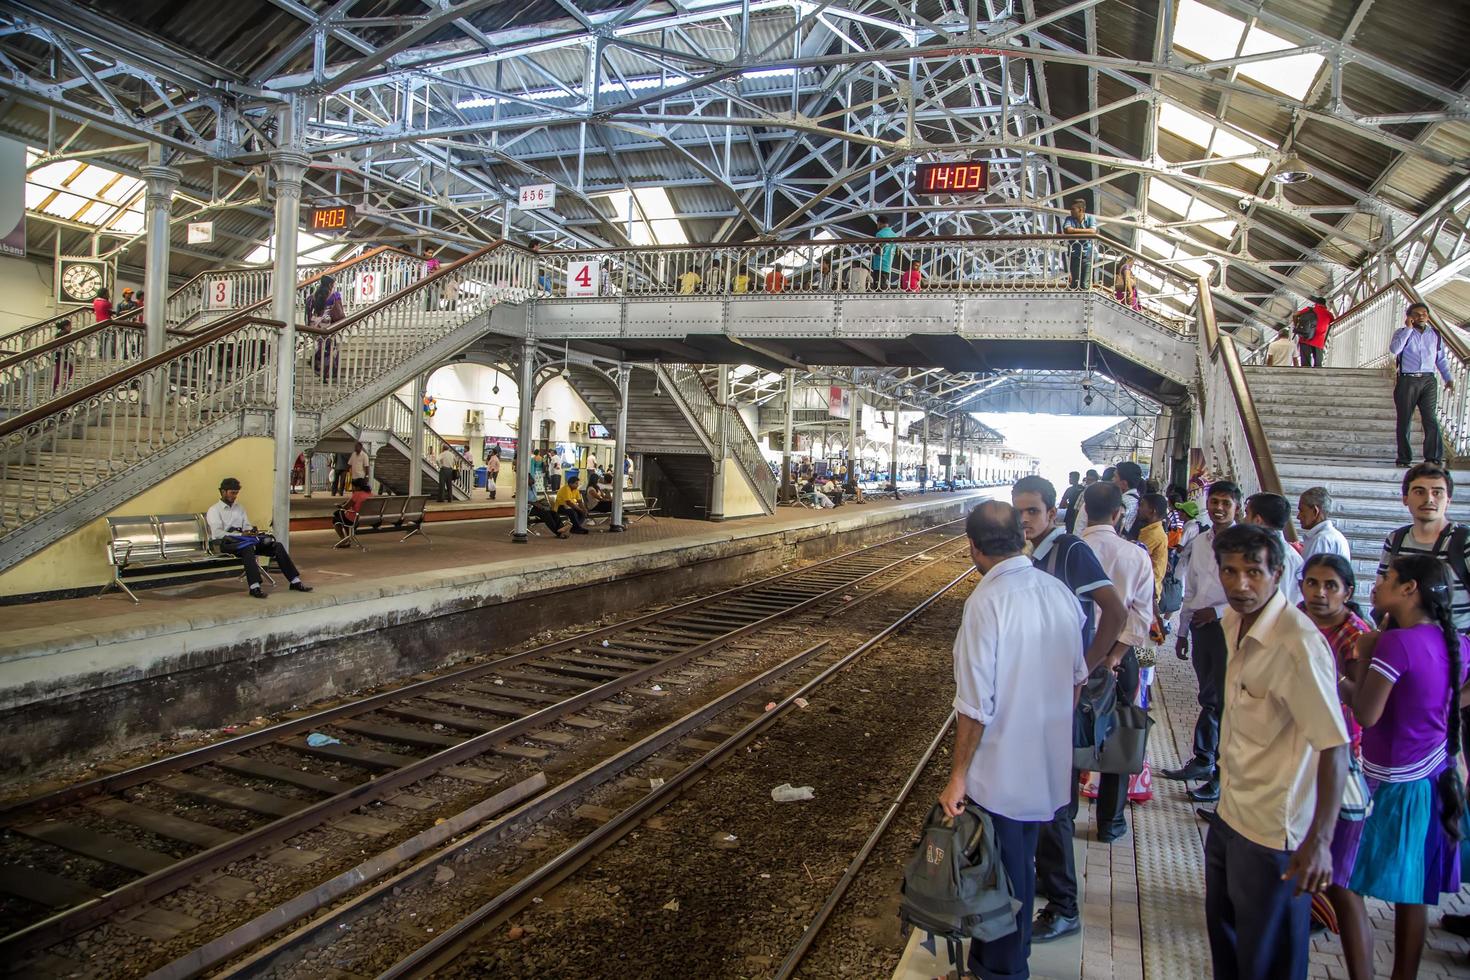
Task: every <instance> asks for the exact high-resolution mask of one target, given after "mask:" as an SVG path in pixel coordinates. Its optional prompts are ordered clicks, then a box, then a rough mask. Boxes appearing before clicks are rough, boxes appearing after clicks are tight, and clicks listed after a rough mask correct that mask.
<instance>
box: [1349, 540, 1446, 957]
mask: <svg viewBox="0 0 1470 980" xmlns="http://www.w3.org/2000/svg"><path fill="white" fill-rule="evenodd" d="M1452 596H1453V592H1452V591H1451V588H1450V579H1449V574H1448V572H1447V570H1446V568H1445V566H1444V564H1443V563H1442V562H1440V561H1439V560H1438V559H1437V558H1435V557H1433V556H1432V555H1424V554H1404V555H1400V556H1399V557H1397V558H1395V559H1394V560H1393V561H1392V562H1391V563H1390V564H1389V567H1388V570H1387V571H1385V572H1384V573H1383V574H1382V575H1380V576H1379V577H1378V582H1377V583H1376V584H1375V585H1374V586H1373V611H1374V613H1375V615H1376V616H1377V617H1378V620H1379V622H1380V623H1381V624H1383V625H1384V631H1383V632H1382V633H1376V634H1375V633H1369V634H1366V635H1364V636H1363V637H1362V638H1360V639H1359V641H1358V652H1359V659H1358V663H1357V664H1356V665H1355V666H1356V668H1357V669H1356V671H1355V676H1354V691H1353V714H1354V715H1356V716H1357V719H1358V722H1359V724H1361V725H1362V726H1363V773H1364V775H1366V776H1367V777H1368V785H1369V787H1370V789H1371V790H1372V793H1373V808H1372V811H1371V812H1370V813H1369V815H1368V819H1367V820H1366V821H1365V822H1364V826H1363V839H1362V841H1361V843H1360V844H1359V846H1358V856H1357V861H1356V862H1355V864H1354V866H1353V873H1352V878H1351V879H1350V881H1349V884H1348V887H1350V888H1351V889H1352V890H1353V891H1354V892H1357V893H1358V894H1359V895H1363V896H1366V897H1368V898H1377V899H1380V900H1382V901H1385V902H1392V903H1393V905H1394V950H1393V976H1394V978H1395V980H1407V978H1410V977H1413V976H1415V975H1417V973H1418V971H1419V958H1420V955H1421V954H1422V952H1423V949H1424V930H1425V906H1428V905H1438V904H1439V900H1440V896H1441V895H1443V894H1445V893H1446V892H1448V893H1451V894H1453V893H1454V892H1457V891H1459V889H1460V849H1459V846H1458V845H1459V840H1460V833H1461V831H1460V818H1461V815H1462V814H1463V812H1464V809H1465V787H1464V786H1463V785H1462V784H1461V783H1460V778H1459V775H1458V773H1457V772H1456V770H1455V757H1456V756H1457V755H1459V752H1460V712H1459V706H1460V703H1461V694H1462V690H1463V689H1464V686H1465V672H1466V663H1467V660H1470V657H1467V654H1470V640H1467V639H1466V638H1465V637H1463V636H1461V635H1460V634H1459V633H1457V632H1455V627H1454V623H1453V621H1452V620H1451V618H1450V603H1451V601H1452ZM1361 924H1362V925H1363V927H1364V928H1365V929H1366V928H1367V921H1366V915H1365V917H1364V919H1363V921H1362V922H1361ZM1369 935H1371V933H1369Z"/></svg>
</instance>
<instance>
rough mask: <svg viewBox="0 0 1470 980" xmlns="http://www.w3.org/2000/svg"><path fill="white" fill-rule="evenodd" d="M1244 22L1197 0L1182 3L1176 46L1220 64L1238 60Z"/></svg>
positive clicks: (1178, 15) (1184, 0)
mask: <svg viewBox="0 0 1470 980" xmlns="http://www.w3.org/2000/svg"><path fill="white" fill-rule="evenodd" d="M1243 33H1245V22H1244V21H1241V20H1237V19H1236V18H1234V17H1231V16H1230V15H1229V14H1224V13H1221V12H1220V11H1218V10H1214V9H1212V8H1210V7H1206V6H1205V5H1204V4H1202V3H1197V2H1196V0H1179V11H1178V13H1177V14H1176V15H1175V18H1174V46H1175V47H1178V48H1184V49H1185V50H1187V51H1190V52H1193V53H1194V54H1197V55H1199V56H1200V57H1202V58H1204V59H1205V60H1206V61H1219V60H1221V59H1224V58H1233V57H1235V52H1236V49H1237V48H1238V47H1239V46H1240V36H1241V35H1242V34H1243Z"/></svg>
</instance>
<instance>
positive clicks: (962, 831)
mask: <svg viewBox="0 0 1470 980" xmlns="http://www.w3.org/2000/svg"><path fill="white" fill-rule="evenodd" d="M1020 908H1021V903H1020V902H1018V901H1016V900H1015V898H1013V897H1012V892H1011V879H1010V876H1008V875H1007V874H1006V870H1005V867H1004V866H1003V865H1002V864H1001V862H1000V848H999V846H998V845H997V843H996V839H995V826H994V824H992V823H991V820H990V815H989V814H987V813H986V812H985V811H983V810H981V809H980V808H979V807H977V806H975V805H973V804H969V805H966V807H965V810H964V812H963V813H961V814H960V815H959V816H958V817H955V818H954V819H953V820H951V819H950V818H948V817H946V816H945V815H944V808H943V807H941V806H939V804H937V803H936V804H935V805H934V807H933V809H931V810H930V811H929V818H928V819H927V820H926V821H924V833H923V836H922V837H921V838H920V839H919V846H918V848H917V849H915V851H914V855H913V857H911V858H909V861H908V864H906V865H905V866H904V869H903V898H902V900H901V901H900V903H899V908H898V915H899V919H900V920H901V921H902V922H903V926H904V931H905V932H907V931H908V929H909V928H910V927H913V926H917V927H918V928H920V929H923V930H925V931H926V932H929V933H932V934H933V935H934V937H935V938H936V939H943V940H945V941H947V942H948V944H949V948H950V960H951V962H953V963H955V964H956V966H958V967H959V969H960V975H961V976H963V975H964V965H963V963H962V962H961V960H960V958H959V944H960V943H961V942H962V941H963V940H965V939H979V940H982V941H986V940H996V939H1000V938H1001V937H1002V936H1009V935H1010V934H1011V933H1013V932H1015V931H1016V912H1017V911H1019V910H1020Z"/></svg>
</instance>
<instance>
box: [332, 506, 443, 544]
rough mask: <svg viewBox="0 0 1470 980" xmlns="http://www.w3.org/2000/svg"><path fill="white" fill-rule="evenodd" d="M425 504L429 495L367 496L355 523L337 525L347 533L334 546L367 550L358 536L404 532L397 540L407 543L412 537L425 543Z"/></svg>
mask: <svg viewBox="0 0 1470 980" xmlns="http://www.w3.org/2000/svg"><path fill="white" fill-rule="evenodd" d="M428 504H429V496H428V494H415V495H413V496H408V497H394V496H389V497H369V498H368V499H366V500H364V501H363V502H362V508H361V509H360V510H358V512H357V519H356V520H355V521H352V522H350V523H347V524H343V525H340V526H341V527H343V528H345V529H346V532H347V533H346V534H345V535H344V536H343V538H342V540H341V541H338V542H337V543H336V544H335V545H333V547H334V548H348V547H352V548H357V549H359V550H361V551H366V550H367V546H366V545H364V544H363V543H362V542H360V541H358V540H357V539H358V536H359V535H363V534H375V533H377V532H379V531H402V530H405V529H407V531H408V533H407V534H405V535H404V536H403V537H401V538H399V539H398V540H399V541H407V540H408V539H409V538H411V537H413V536H414V535H415V534H417V535H419V536H420V537H422V538H423V539H424V540H425V541H428V540H429V535H428V533H427V532H426V531H425V530H424V514H425V511H426V510H427V508H428Z"/></svg>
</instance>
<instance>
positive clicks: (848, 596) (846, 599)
mask: <svg viewBox="0 0 1470 980" xmlns="http://www.w3.org/2000/svg"><path fill="white" fill-rule="evenodd" d="M842 601H843V602H851V601H852V596H850V595H845V596H843V597H842Z"/></svg>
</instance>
